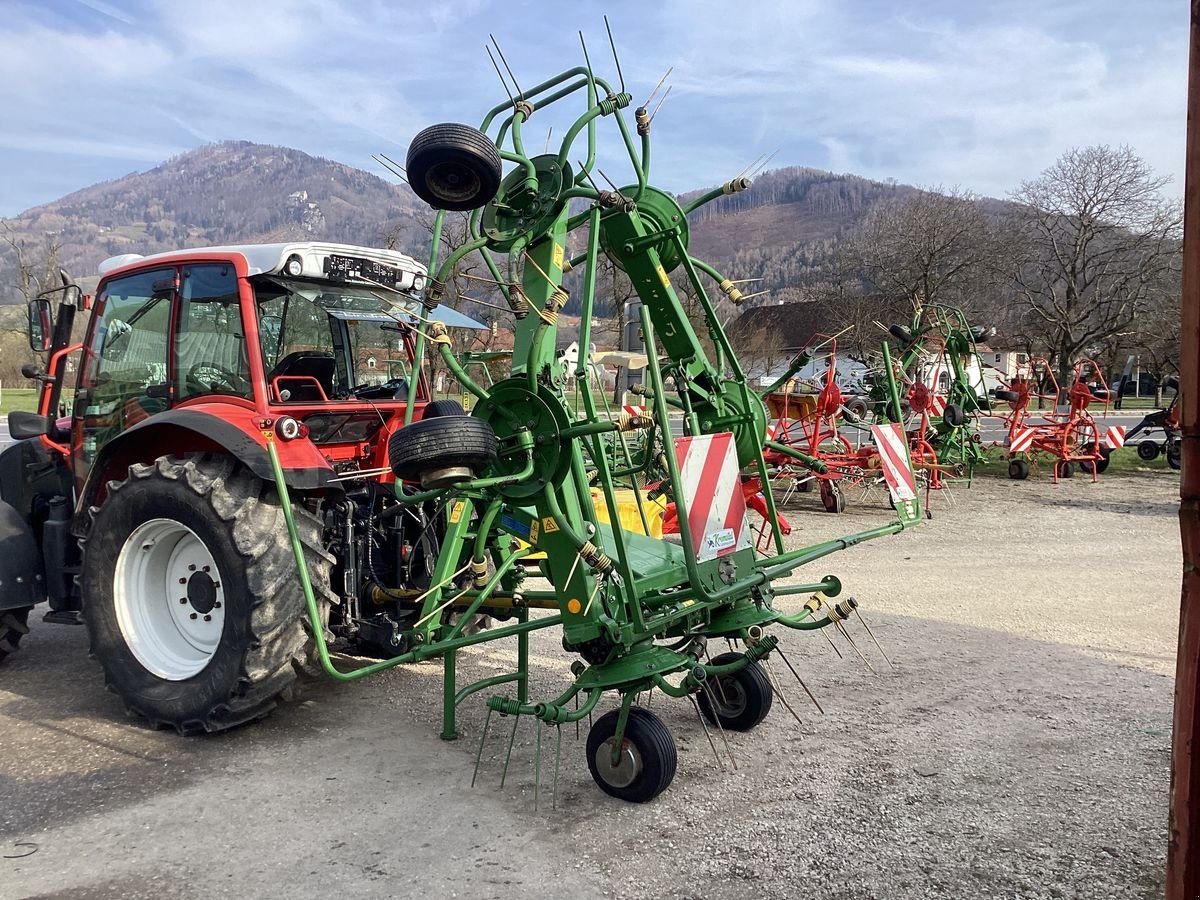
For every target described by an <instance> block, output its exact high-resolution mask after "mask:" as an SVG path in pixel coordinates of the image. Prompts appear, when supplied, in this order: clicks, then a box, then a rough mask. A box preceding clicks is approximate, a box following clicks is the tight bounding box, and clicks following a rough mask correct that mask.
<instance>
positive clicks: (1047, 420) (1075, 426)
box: [996, 357, 1122, 482]
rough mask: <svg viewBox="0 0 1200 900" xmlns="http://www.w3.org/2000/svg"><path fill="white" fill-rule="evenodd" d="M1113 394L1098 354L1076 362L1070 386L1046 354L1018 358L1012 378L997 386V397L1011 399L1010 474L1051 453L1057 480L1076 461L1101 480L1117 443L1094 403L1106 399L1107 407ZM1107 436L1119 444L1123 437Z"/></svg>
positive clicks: (1018, 474) (1017, 475) (1022, 474)
mask: <svg viewBox="0 0 1200 900" xmlns="http://www.w3.org/2000/svg"><path fill="white" fill-rule="evenodd" d="M1108 398H1109V390H1108V385H1107V383H1106V382H1105V381H1104V375H1103V373H1102V372H1101V370H1100V367H1099V366H1098V365H1097V364H1096V362H1095V361H1094V360H1091V359H1087V358H1085V359H1081V360H1079V361H1078V362H1076V363H1075V366H1074V369H1073V377H1072V382H1071V385H1070V386H1069V387H1067V388H1066V389H1065V390H1064V389H1062V388H1061V387H1060V386H1059V384H1058V379H1057V378H1056V377H1055V374H1054V370H1053V367H1052V366H1051V365H1050V362H1049V361H1048V360H1046V359H1045V358H1043V357H1032V358H1030V359H1029V360H1028V361H1027V362H1024V363H1018V365H1017V370H1016V374H1015V375H1014V376H1013V378H1012V379H1011V380H1010V382H1009V384H1008V385H1007V386H1006V387H1004V388H1002V389H1000V390H997V391H996V399H997V400H999V401H1003V402H1007V403H1008V406H1009V410H1010V411H1009V412H1008V414H1007V415H1006V416H1005V417H1004V422H1005V427H1006V430H1007V432H1008V436H1007V438H1006V440H1005V446H1006V448H1007V450H1006V456H1007V458H1008V461H1009V462H1008V475H1009V477H1010V478H1013V479H1015V480H1018V481H1021V480H1024V479H1026V478H1028V477H1029V474H1030V471H1031V466H1036V465H1037V463H1038V459H1039V456H1045V457H1048V458H1049V460H1050V464H1051V472H1052V474H1053V477H1054V481H1055V482H1057V481H1058V479H1059V478H1070V477H1071V476H1072V474H1073V473H1074V468H1075V466H1076V465H1078V466H1079V468H1080V469H1082V470H1083V471H1084V472H1087V473H1088V474H1090V475H1091V476H1092V480H1093V481H1095V480H1096V476H1097V475H1098V474H1100V473H1101V472H1103V471H1104V470H1105V469H1107V468H1108V459H1109V454H1110V453H1111V448H1110V447H1109V446H1107V445H1106V444H1105V442H1104V440H1102V435H1101V434H1100V429H1099V426H1098V425H1097V424H1096V420H1095V418H1094V417H1093V415H1092V412H1091V410H1090V407H1091V405H1092V404H1093V402H1095V401H1096V400H1101V401H1102V402H1103V403H1104V406H1105V410H1106V411H1107V408H1108ZM1035 400H1036V401H1037V403H1038V405H1039V407H1040V406H1044V405H1048V406H1049V409H1048V410H1046V411H1044V412H1040V411H1036V412H1035V411H1034V410H1033V409H1032V408H1031V405H1032V403H1033V401H1035ZM1106 439H1107V440H1108V441H1110V442H1115V443H1116V444H1117V446H1120V443H1121V442H1122V438H1121V437H1118V436H1116V435H1113V436H1109V437H1108V438H1106Z"/></svg>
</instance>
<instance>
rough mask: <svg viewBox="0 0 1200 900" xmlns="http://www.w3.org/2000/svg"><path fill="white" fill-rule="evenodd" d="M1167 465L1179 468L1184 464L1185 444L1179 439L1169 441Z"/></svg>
mask: <svg viewBox="0 0 1200 900" xmlns="http://www.w3.org/2000/svg"><path fill="white" fill-rule="evenodd" d="M1167 465H1168V466H1170V467H1171V468H1172V469H1178V468H1180V467H1181V466H1182V465H1183V445H1182V444H1181V443H1180V441H1179V439H1178V438H1176V439H1175V440H1173V441H1168V442H1167Z"/></svg>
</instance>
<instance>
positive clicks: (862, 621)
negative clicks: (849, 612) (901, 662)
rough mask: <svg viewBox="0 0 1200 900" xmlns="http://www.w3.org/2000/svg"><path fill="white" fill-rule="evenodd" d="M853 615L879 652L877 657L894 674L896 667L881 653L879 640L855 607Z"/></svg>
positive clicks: (881, 648)
mask: <svg viewBox="0 0 1200 900" xmlns="http://www.w3.org/2000/svg"><path fill="white" fill-rule="evenodd" d="M854 615H856V616H858V621H859V622H860V623H862V627H863V628H865V629H866V632H867V635H868V636H869V637H870V638H871V641H872V643H874V644H875V649H877V650H878V651H879V655H880V656H882V657H883V658H884V661H886V662H887V664H888V667H889V668H891V670H892V671H893V672H895V671H896V667H895V666H894V665H893V664H892V661H891V660H890V659H888V655H887V654H886V653H884V652H883V647H882V646H881V645H880V643H879V639H878V638H876V637H875V632H874V631H872V630H871V626H870V625H868V624H867V620H866V619H864V618H863V615H862V613H860V612H859V611H858V607H857V606H855V607H854Z"/></svg>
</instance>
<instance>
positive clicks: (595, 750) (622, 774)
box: [587, 706, 679, 803]
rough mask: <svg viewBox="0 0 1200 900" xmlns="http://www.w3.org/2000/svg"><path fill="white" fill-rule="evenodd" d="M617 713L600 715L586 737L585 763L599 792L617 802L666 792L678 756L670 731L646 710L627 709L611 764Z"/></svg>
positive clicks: (634, 801)
mask: <svg viewBox="0 0 1200 900" xmlns="http://www.w3.org/2000/svg"><path fill="white" fill-rule="evenodd" d="M619 715H620V714H619V711H618V710H615V709H614V710H612V711H611V712H607V713H605V714H604V715H602V716H601V717H600V718H599V719H597V720H596V724H595V725H593V726H592V730H591V731H589V732H588V736H587V761H588V769H589V770H590V771H591V773H592V778H593V779H594V780H595V782H596V784H598V785H599V786H600V790H602V791H604V793H606V794H608V795H609V796H611V797H616V798H617V799H618V800H628V801H629V802H630V803H645V802H647V801H648V800H653V799H654V798H655V797H657V796H658V795H659V794H661V793H662V792H663V791H665V790H666V789H667V786H668V785H669V784H670V783H671V780H672V779H673V778H674V777H675V767H676V765H678V762H679V755H678V752H677V751H676V749H675V741H674V739H673V738H672V737H671V732H670V731H668V730H667V726H666V725H664V724H663V722H662V719H660V718H659V717H658V716H656V715H654V713H652V712H650V710H648V709H643V708H642V707H640V706H634V707H632V708H631V709H630V710H629V719H628V721H626V723H625V734H624V736H623V737H622V739H621V745H620V748H619V749H618V751H617V760H616V762H615V763H614V762H613V750H614V741H613V739H614V737H615V736H616V733H617V719H618V717H619Z"/></svg>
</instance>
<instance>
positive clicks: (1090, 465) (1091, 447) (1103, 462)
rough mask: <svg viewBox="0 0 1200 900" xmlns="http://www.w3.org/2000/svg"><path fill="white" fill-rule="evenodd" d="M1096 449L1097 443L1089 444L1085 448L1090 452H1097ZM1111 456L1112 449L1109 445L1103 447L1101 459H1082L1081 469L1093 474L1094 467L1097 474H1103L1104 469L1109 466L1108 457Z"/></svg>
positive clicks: (1080, 462)
mask: <svg viewBox="0 0 1200 900" xmlns="http://www.w3.org/2000/svg"><path fill="white" fill-rule="evenodd" d="M1095 449H1096V445H1095V444H1088V445H1087V446H1086V447H1085V448H1084V450H1086V451H1087V452H1088V453H1093V452H1095ZM1110 456H1112V450H1110V449H1108V447H1101V448H1100V458H1099V459H1097V460H1090V459H1081V460H1080V461H1079V471H1081V472H1086V473H1087V474H1089V475H1091V474H1092V469H1095V470H1096V474H1097V475H1103V474H1104V470H1105V469H1107V468H1108V458H1109V457H1110Z"/></svg>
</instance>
